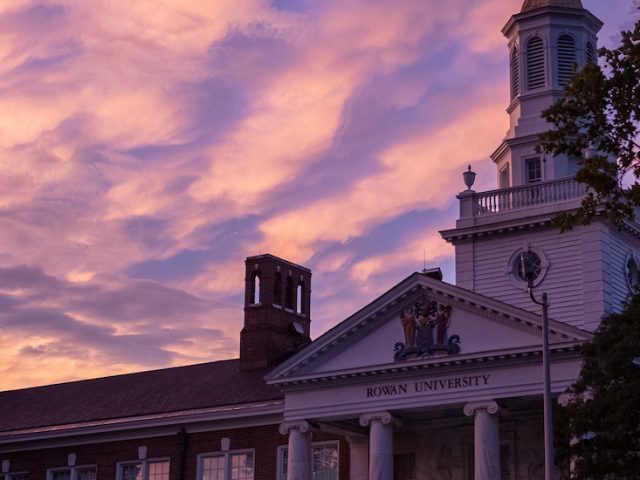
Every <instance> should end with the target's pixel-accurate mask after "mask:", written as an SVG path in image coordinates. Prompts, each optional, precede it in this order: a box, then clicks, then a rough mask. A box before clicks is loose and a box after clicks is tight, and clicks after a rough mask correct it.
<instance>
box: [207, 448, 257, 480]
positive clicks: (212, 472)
mask: <svg viewBox="0 0 640 480" xmlns="http://www.w3.org/2000/svg"><path fill="white" fill-rule="evenodd" d="M253 463H254V461H253V451H244V452H242V451H238V452H224V453H206V454H202V455H198V477H197V478H198V480H253V475H254V472H253V468H254V467H253Z"/></svg>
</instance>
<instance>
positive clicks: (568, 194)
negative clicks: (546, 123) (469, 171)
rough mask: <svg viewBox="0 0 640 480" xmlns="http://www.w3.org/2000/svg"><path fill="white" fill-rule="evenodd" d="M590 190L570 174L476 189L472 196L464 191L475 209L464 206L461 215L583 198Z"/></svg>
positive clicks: (506, 210)
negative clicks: (499, 187)
mask: <svg viewBox="0 0 640 480" xmlns="http://www.w3.org/2000/svg"><path fill="white" fill-rule="evenodd" d="M464 193H466V192H464ZM586 193H587V187H586V186H585V185H584V184H582V183H578V182H577V181H576V179H575V178H574V177H566V178H560V179H557V180H549V181H546V182H537V183H531V184H528V185H522V186H518V187H510V188H501V189H498V190H491V191H488V192H479V193H475V192H474V193H473V194H472V195H462V194H461V195H460V196H459V198H460V201H461V202H468V201H471V208H467V209H461V218H464V217H469V216H471V217H481V216H487V215H494V214H497V213H506V212H510V211H514V210H523V209H527V208H535V207H540V206H543V205H549V204H554V203H562V202H568V201H571V200H579V199H581V198H582V197H584V196H585V195H586Z"/></svg>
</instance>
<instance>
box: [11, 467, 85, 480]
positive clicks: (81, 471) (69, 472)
mask: <svg viewBox="0 0 640 480" xmlns="http://www.w3.org/2000/svg"><path fill="white" fill-rule="evenodd" d="M24 478H25V479H26V474H25V477H24ZM11 480H16V477H14V476H11ZM47 480H96V467H94V466H82V467H64V468H50V469H49V470H47Z"/></svg>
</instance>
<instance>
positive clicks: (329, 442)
mask: <svg viewBox="0 0 640 480" xmlns="http://www.w3.org/2000/svg"><path fill="white" fill-rule="evenodd" d="M325 445H335V447H336V451H337V452H338V459H340V442H339V441H338V440H325V441H323V442H313V443H312V444H311V463H312V464H313V448H314V447H323V446H325ZM288 448H289V446H288V445H279V446H278V449H277V452H278V453H277V455H278V459H277V460H278V461H277V462H276V463H277V470H276V472H277V474H276V479H277V480H287V479H286V478H284V465H283V458H284V452H285V451H287V449H288ZM311 478H313V472H312V477H311ZM338 480H340V462H339V461H338Z"/></svg>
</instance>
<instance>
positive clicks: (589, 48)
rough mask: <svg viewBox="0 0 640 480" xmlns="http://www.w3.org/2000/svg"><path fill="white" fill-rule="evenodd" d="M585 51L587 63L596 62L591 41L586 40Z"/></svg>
mask: <svg viewBox="0 0 640 480" xmlns="http://www.w3.org/2000/svg"><path fill="white" fill-rule="evenodd" d="M586 51H587V63H596V49H595V48H593V44H592V43H591V42H587V46H586Z"/></svg>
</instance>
